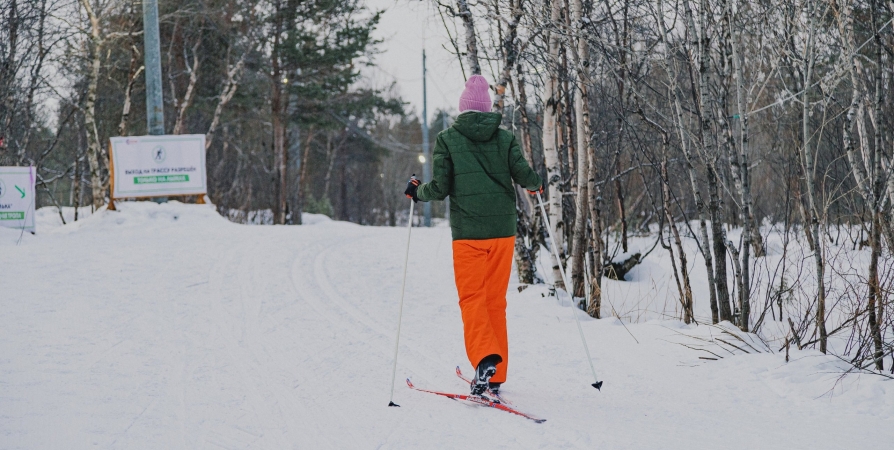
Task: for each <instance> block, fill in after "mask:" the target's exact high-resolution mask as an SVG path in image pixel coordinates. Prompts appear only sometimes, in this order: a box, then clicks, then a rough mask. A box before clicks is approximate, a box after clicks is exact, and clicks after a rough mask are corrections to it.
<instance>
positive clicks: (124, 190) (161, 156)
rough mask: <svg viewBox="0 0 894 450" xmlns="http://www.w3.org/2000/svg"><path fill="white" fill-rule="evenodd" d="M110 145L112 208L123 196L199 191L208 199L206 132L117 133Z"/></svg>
mask: <svg viewBox="0 0 894 450" xmlns="http://www.w3.org/2000/svg"><path fill="white" fill-rule="evenodd" d="M109 148H110V149H111V151H110V152H109V167H110V168H111V177H110V184H111V193H110V197H111V199H110V202H109V209H115V208H114V201H115V199H123V198H149V197H168V196H170V197H176V196H191V195H197V196H198V197H199V200H198V203H205V202H204V196H205V194H206V193H207V192H208V188H207V177H206V174H205V135H204V134H182V135H163V136H127V137H113V138H111V139H110V145H109Z"/></svg>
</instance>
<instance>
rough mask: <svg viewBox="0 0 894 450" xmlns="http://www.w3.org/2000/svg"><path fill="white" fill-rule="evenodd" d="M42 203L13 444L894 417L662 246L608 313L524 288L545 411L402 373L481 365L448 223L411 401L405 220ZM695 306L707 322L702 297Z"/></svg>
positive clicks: (515, 307)
mask: <svg viewBox="0 0 894 450" xmlns="http://www.w3.org/2000/svg"><path fill="white" fill-rule="evenodd" d="M63 212H64V213H65V211H63ZM40 213H41V214H42V215H43V216H41V217H43V218H42V219H41V220H42V221H45V223H44V222H42V223H44V225H43V227H44V228H39V229H38V233H37V234H36V235H34V236H31V235H28V236H24V237H23V238H22V242H21V243H20V244H18V245H16V243H17V241H18V238H19V235H18V234H17V233H15V232H14V230H2V231H3V233H0V246H2V247H3V248H2V250H0V254H2V255H3V256H2V258H0V274H2V291H0V292H2V294H0V384H2V389H0V436H3V438H2V444H0V447H3V448H12V449H16V448H59V447H64V448H72V449H79V448H88V447H89V448H96V447H99V448H129V449H130V448H147V449H148V448H152V449H156V448H206V447H208V448H216V447H223V448H283V449H284V448H460V447H468V446H470V445H474V446H476V447H479V448H583V449H592V448H611V449H642V448H661V449H686V450H689V449H694V448H699V449H700V448H703V449H709V448H726V449H753V448H768V449H770V448H778V449H792V448H811V449H840V448H864V447H865V448H869V447H872V446H877V445H878V442H889V441H891V439H892V438H894V430H892V428H891V427H890V423H891V421H892V420H894V384H892V382H890V381H888V380H886V379H884V378H882V377H879V376H873V375H862V374H850V375H847V376H843V375H844V374H845V373H846V372H847V371H848V370H849V367H848V365H847V364H846V363H845V362H842V361H840V360H838V359H837V358H835V357H833V356H828V355H822V354H820V353H817V352H815V351H797V350H795V349H792V350H791V352H790V361H789V362H788V363H786V362H785V354H784V352H778V351H777V350H778V348H779V345H778V344H777V343H774V342H767V343H766V344H765V343H764V342H762V341H761V340H760V339H759V338H757V337H755V336H753V335H744V334H741V333H739V332H737V331H736V330H735V329H734V328H732V327H731V326H729V325H728V324H721V325H718V326H716V327H714V326H707V325H685V324H682V323H681V322H679V321H677V320H674V319H673V317H674V311H675V305H674V301H675V300H674V292H673V291H672V290H670V289H669V286H668V278H667V277H668V274H669V272H668V270H669V268H668V267H667V266H665V263H666V262H667V261H666V259H664V258H665V257H664V256H662V253H661V252H660V248H659V249H656V251H655V252H654V253H653V255H650V256H649V258H648V259H647V260H646V263H644V264H643V265H641V266H640V267H637V268H636V269H635V270H634V272H633V273H632V275H631V276H632V278H631V279H632V280H633V281H629V282H621V281H610V280H607V281H606V285H605V288H604V289H605V291H606V302H605V304H606V306H605V307H606V309H605V310H604V313H605V315H606V316H607V317H609V318H606V319H602V320H594V319H591V318H589V317H588V316H586V315H585V314H584V313H583V312H581V311H578V310H575V309H572V308H571V307H569V306H567V305H568V303H569V302H567V301H565V302H560V301H558V299H557V298H556V297H550V296H548V289H547V287H546V286H543V285H539V286H533V287H529V288H528V289H525V290H524V291H522V292H521V293H519V292H518V290H517V289H516V287H517V286H510V289H509V294H508V304H509V306H508V310H507V318H508V323H509V335H510V336H509V339H510V349H511V352H510V369H509V381H507V383H506V384H505V385H504V392H505V395H506V397H507V398H509V399H510V400H511V401H512V402H514V404H515V406H517V407H518V408H519V409H522V410H525V411H528V412H530V413H533V414H535V415H538V416H541V417H544V418H546V419H548V420H547V422H546V423H544V424H534V423H532V422H530V421H527V420H525V419H523V418H519V417H517V416H512V415H509V414H506V413H503V412H500V411H495V410H493V409H485V408H481V407H470V406H466V405H463V404H460V403H457V402H453V401H449V400H446V399H443V398H439V397H435V396H431V395H429V394H425V393H420V392H415V391H411V390H410V389H408V388H407V387H406V386H405V385H404V384H403V383H402V380H403V379H405V378H407V377H411V378H412V379H413V382H414V383H415V384H416V385H417V386H419V387H422V388H433V389H440V390H447V391H453V392H463V391H465V390H466V389H467V386H464V385H463V383H462V382H461V381H460V380H459V379H457V378H456V376H455V375H454V373H453V370H454V367H455V366H456V365H460V366H462V368H463V370H464V371H467V372H470V371H471V367H470V365H469V362H468V361H466V359H465V350H464V346H463V340H462V323H461V320H460V316H459V308H458V306H457V304H456V291H455V287H454V285H453V273H452V259H451V246H450V242H451V240H450V231H449V228H432V229H414V230H413V234H412V236H413V237H412V243H411V248H410V266H409V271H408V275H409V278H408V281H407V295H406V299H407V300H406V305H405V309H404V322H403V329H402V336H401V346H400V359H399V361H398V373H397V375H398V376H397V378H398V384H397V386H396V387H395V395H394V399H395V401H396V402H397V403H398V404H400V405H401V408H388V407H387V406H386V405H387V403H388V398H389V393H390V385H389V382H390V380H391V363H392V359H391V358H392V352H393V346H394V333H395V330H396V317H397V303H398V296H399V293H400V286H401V273H402V269H403V258H404V250H405V247H404V246H405V244H406V240H405V239H406V229H405V228H402V227H398V228H381V227H361V226H356V225H352V224H345V223H341V222H336V221H329V220H325V219H322V218H317V219H319V221H317V222H316V225H314V226H294V227H274V226H271V227H256V226H243V225H238V224H234V223H232V222H230V221H228V220H226V219H225V218H223V217H220V216H219V215H217V213H216V212H215V210H214V208H213V207H210V206H203V205H184V204H180V203H177V202H169V203H166V204H162V205H157V204H154V203H150V202H138V203H123V204H121V205H119V211H105V210H100V211H98V212H97V213H96V214H94V215H92V216H90V217H87V218H84V219H83V220H78V222H77V223H73V224H72V223H69V224H68V225H65V226H61V225H59V224H55V225H53V224H52V220H53V219H52V215H53V214H57V213H56V212H55V211H44V210H41V212H40ZM50 213H53V214H50ZM56 217H57V218H58V214H57V216H56ZM308 219H311V220H308V222H312V221H313V219H315V218H313V217H310V218H308ZM60 223H61V221H60ZM651 244H652V242H651V241H649V239H648V238H636V239H633V240H632V243H631V246H632V247H634V248H637V249H642V248H645V246H646V245H649V246H650V245H651ZM687 245H691V243H690V242H689V241H687ZM771 245H773V244H772V243H771ZM771 257H772V256H771ZM692 264H693V265H694V267H695V268H694V269H693V277H694V278H695V279H700V277H701V276H703V273H701V272H700V271H699V266H698V264H700V262H693V263H692ZM702 272H703V271H702ZM697 283H701V281H698V282H697ZM694 287H695V288H696V289H702V288H703V287H702V285H701V284H696V285H695V286H694ZM696 298H697V299H700V298H704V297H703V296H702V295H701V294H697V297H696ZM609 301H610V302H611V303H612V304H613V307H614V308H615V309H616V310H617V311H618V313H619V315H620V316H621V317H622V318H624V321H623V322H622V321H619V320H618V319H616V318H614V317H611V309H612V307H611V306H610V304H609V303H610V302H609ZM697 301H698V300H697ZM696 307H697V308H699V309H698V310H697V316H698V318H699V319H700V321H702V319H703V318H704V316H705V312H706V309H707V305H705V304H704V302H702V303H697V305H696ZM572 314H579V317H580V319H581V325H582V328H583V332H584V333H585V335H586V338H587V341H588V342H589V345H590V350H591V352H592V355H593V364H594V365H595V367H596V370H597V372H598V374H599V377H600V379H602V380H604V381H605V385H604V386H603V388H602V391H601V392H600V391H596V390H595V389H593V388H592V387H590V386H589V383H591V382H592V380H591V379H590V372H589V366H588V364H587V361H586V360H585V358H584V357H583V350H582V348H581V345H580V340H579V337H578V334H577V333H578V332H577V329H576V327H575V325H574V320H573V317H572ZM631 322H638V323H631ZM702 323H704V321H702ZM724 341H726V342H724ZM731 344H732V345H731ZM736 347H738V349H737V348H736ZM703 358H713V359H703ZM842 430H846V432H843V431H842Z"/></svg>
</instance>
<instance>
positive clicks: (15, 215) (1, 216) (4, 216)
mask: <svg viewBox="0 0 894 450" xmlns="http://www.w3.org/2000/svg"><path fill="white" fill-rule="evenodd" d="M0 220H25V211H5V212H0Z"/></svg>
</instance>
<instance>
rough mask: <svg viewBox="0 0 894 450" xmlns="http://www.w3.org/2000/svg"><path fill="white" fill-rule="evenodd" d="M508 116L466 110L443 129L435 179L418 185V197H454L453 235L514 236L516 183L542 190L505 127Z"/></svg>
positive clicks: (436, 156) (451, 219)
mask: <svg viewBox="0 0 894 450" xmlns="http://www.w3.org/2000/svg"><path fill="white" fill-rule="evenodd" d="M502 120H503V115H502V114H500V113H483V112H477V111H466V112H464V113H462V114H460V115H459V117H457V119H456V122H455V123H454V124H453V126H452V127H450V128H448V129H446V130H444V131H442V132H440V133H439V134H438V140H437V143H436V144H435V151H434V155H433V158H432V164H433V169H434V170H433V177H432V181H431V182H430V183H425V184H422V185H420V186H419V189H418V190H417V192H416V195H417V197H418V198H419V200H422V201H426V202H427V201H431V200H444V199H445V198H446V197H447V196H448V195H449V196H450V228H451V229H452V231H453V239H454V240H458V239H492V238H501V237H508V236H515V222H516V219H517V216H516V210H515V187H514V185H513V182H515V183H518V184H520V185H521V186H522V187H524V188H525V189H528V190H532V191H535V190H538V189H540V186H541V184H542V180H541V179H540V176H539V175H537V173H536V172H534V171H533V170H531V167H530V166H529V165H528V162H527V161H525V158H524V156H523V155H522V151H521V148H519V145H518V141H516V139H515V136H514V135H513V134H512V133H511V132H510V131H508V130H503V129H500V128H499V127H500V123H501V122H502Z"/></svg>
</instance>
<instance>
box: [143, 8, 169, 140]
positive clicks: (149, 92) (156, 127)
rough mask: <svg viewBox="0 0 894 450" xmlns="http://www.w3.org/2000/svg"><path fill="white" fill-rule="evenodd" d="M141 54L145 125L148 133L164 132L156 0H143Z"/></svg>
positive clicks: (158, 133)
mask: <svg viewBox="0 0 894 450" xmlns="http://www.w3.org/2000/svg"><path fill="white" fill-rule="evenodd" d="M143 55H144V62H143V64H144V65H145V66H146V72H145V76H146V125H147V128H148V130H149V134H152V135H162V134H165V111H164V103H163V102H164V99H163V98H162V92H161V49H160V44H159V37H158V0H143Z"/></svg>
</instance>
